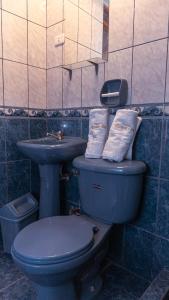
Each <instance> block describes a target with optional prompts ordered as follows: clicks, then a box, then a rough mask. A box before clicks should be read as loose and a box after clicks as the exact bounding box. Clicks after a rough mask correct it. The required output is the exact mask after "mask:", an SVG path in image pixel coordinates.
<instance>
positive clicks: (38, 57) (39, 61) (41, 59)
mask: <svg viewBox="0 0 169 300" xmlns="http://www.w3.org/2000/svg"><path fill="white" fill-rule="evenodd" d="M28 63H29V64H30V65H32V66H37V67H41V68H46V29H45V28H43V27H41V26H39V25H36V24H34V23H32V22H29V23H28Z"/></svg>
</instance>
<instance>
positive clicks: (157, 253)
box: [47, 0, 169, 280]
mask: <svg viewBox="0 0 169 300" xmlns="http://www.w3.org/2000/svg"><path fill="white" fill-rule="evenodd" d="M168 13H169V1H168V0H167V1H164V0H148V1H147V0H135V1H134V0H118V1H113V0H110V36H109V59H108V62H107V63H105V64H101V65H99V73H98V76H97V75H96V73H95V68H94V67H93V66H89V67H84V68H82V69H77V70H74V71H73V74H72V80H70V78H69V74H68V72H67V71H66V70H62V69H61V68H51V69H48V70H47V107H48V108H49V109H55V108H56V107H57V108H58V109H59V110H58V113H57V114H55V116H57V117H55V118H54V115H53V118H49V119H48V120H47V124H48V130H58V129H62V130H64V131H65V133H66V134H71V135H78V136H79V135H80V136H82V137H83V138H86V139H87V134H88V117H87V114H88V113H87V110H86V111H85V110H83V108H91V107H97V106H100V100H99V92H100V89H101V86H102V84H103V82H104V81H105V80H108V79H113V78H114V79H115V78H125V79H127V81H128V84H129V97H128V103H127V105H128V106H129V107H135V109H137V110H138V111H139V114H140V115H141V116H142V117H143V122H142V125H141V128H140V130H139V133H138V135H137V139H136V142H135V146H134V156H133V157H134V158H135V159H140V160H143V161H145V162H146V164H147V173H146V177H145V182H144V192H143V197H142V201H141V206H140V210H139V215H138V217H137V219H136V220H135V221H134V222H133V223H132V224H130V225H125V226H121V225H118V226H115V228H114V231H113V232H112V239H111V249H110V253H109V255H110V257H111V258H112V260H113V261H114V263H115V264H116V265H120V266H122V267H123V268H124V269H127V270H130V271H131V272H133V273H135V274H137V275H138V276H140V277H142V278H146V279H148V280H151V279H152V278H154V277H155V276H156V275H157V273H158V272H159V271H160V270H161V269H162V268H164V267H166V268H169V259H168V257H169V256H168V253H169V235H168V232H169V217H168V216H169V210H168V207H169V206H168V194H169V172H168V170H169V159H168V157H169V150H168V145H169V143H168V140H169V130H168V129H169V125H168V124H169V120H168V112H169V109H168V103H169V99H168V95H169V81H168V74H169V69H168ZM55 82H57V84H55ZM58 82H60V84H59V83H58ZM58 85H59V87H60V88H58ZM69 168H70V167H69ZM69 168H68V169H69ZM70 169H71V168H70ZM64 191H65V194H64V198H65V199H66V201H67V203H68V207H69V206H79V205H80V198H79V193H78V189H77V177H76V176H73V175H72V176H71V178H70V181H69V182H68V183H67V184H66V189H64Z"/></svg>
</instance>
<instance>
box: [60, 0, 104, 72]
mask: <svg viewBox="0 0 169 300" xmlns="http://www.w3.org/2000/svg"><path fill="white" fill-rule="evenodd" d="M108 34H109V1H108V0H79V1H78V0H64V2H63V27H62V34H60V35H58V36H57V38H58V42H57V44H55V47H56V48H58V47H61V46H62V51H63V68H65V69H68V70H73V69H76V68H79V67H83V66H86V65H89V64H91V63H92V64H94V65H98V64H99V63H101V62H103V61H106V60H107V58H108Z"/></svg>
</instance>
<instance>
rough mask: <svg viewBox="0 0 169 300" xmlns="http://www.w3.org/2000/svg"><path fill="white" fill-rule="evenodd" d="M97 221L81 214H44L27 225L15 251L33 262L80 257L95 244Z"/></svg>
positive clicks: (17, 238) (61, 260) (13, 250)
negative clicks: (92, 222)
mask: <svg viewBox="0 0 169 300" xmlns="http://www.w3.org/2000/svg"><path fill="white" fill-rule="evenodd" d="M93 229H94V224H91V223H90V222H88V221H86V220H84V219H83V218H81V217H80V216H79V217H77V216H57V217H50V218H44V219H41V220H39V221H37V222H34V223H32V224H31V225H29V226H27V227H25V228H24V229H23V230H22V231H21V232H20V233H19V234H18V235H17V237H16V238H15V241H14V244H13V248H12V252H13V254H14V255H15V256H16V257H17V258H18V259H20V260H22V261H24V262H26V263H30V264H40V265H42V264H45V265H46V264H48V265H49V264H56V263H61V262H65V261H66V260H71V259H74V258H76V257H79V256H81V255H83V254H84V253H86V252H87V251H88V250H89V249H90V248H91V247H92V246H93V244H94V230H93Z"/></svg>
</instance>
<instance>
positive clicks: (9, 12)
mask: <svg viewBox="0 0 169 300" xmlns="http://www.w3.org/2000/svg"><path fill="white" fill-rule="evenodd" d="M0 9H1V11H2V12H5V13H8V14H10V15H13V16H15V17H18V18H20V19H22V20H24V21H28V22H30V23H33V24H35V25H37V26H39V27H42V28H46V26H43V25H41V24H39V23H36V22H34V21H32V20H29V19H28V6H27V7H26V9H27V12H26V18H24V17H22V16H19V15H17V14H15V13H13V12H11V11H8V10H6V9H4V8H0Z"/></svg>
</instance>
